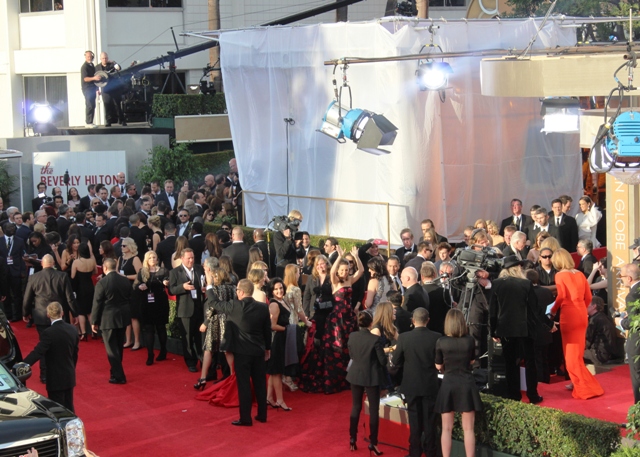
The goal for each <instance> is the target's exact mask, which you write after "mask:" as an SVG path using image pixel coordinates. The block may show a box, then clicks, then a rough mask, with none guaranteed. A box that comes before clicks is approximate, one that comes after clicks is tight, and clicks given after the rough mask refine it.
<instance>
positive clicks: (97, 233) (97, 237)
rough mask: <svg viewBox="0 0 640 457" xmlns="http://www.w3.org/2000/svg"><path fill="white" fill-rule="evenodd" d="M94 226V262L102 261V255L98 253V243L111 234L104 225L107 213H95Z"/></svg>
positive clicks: (106, 239)
mask: <svg viewBox="0 0 640 457" xmlns="http://www.w3.org/2000/svg"><path fill="white" fill-rule="evenodd" d="M95 221H96V227H95V229H94V232H93V244H92V246H93V255H94V256H95V258H96V262H99V263H100V264H101V263H102V256H101V255H100V243H102V242H103V241H108V240H110V239H111V234H110V233H109V230H108V229H107V227H106V224H107V215H106V214H96V219H95Z"/></svg>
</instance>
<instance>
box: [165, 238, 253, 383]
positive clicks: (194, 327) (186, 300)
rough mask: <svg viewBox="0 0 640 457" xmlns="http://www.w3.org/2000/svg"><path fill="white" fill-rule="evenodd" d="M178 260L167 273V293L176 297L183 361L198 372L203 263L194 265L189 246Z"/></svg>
mask: <svg viewBox="0 0 640 457" xmlns="http://www.w3.org/2000/svg"><path fill="white" fill-rule="evenodd" d="M181 259H182V265H181V266H179V267H177V268H174V269H173V270H171V273H169V293H171V294H172V295H175V296H176V308H177V309H176V317H178V330H179V331H180V334H181V335H182V353H183V354H184V361H185V363H186V364H187V367H188V368H189V371H190V372H192V373H195V372H196V371H198V369H197V367H196V366H197V364H198V359H202V342H201V338H200V324H202V323H203V322H204V307H203V294H202V288H203V287H204V284H203V282H204V281H203V279H204V270H203V269H202V265H195V262H194V255H193V249H191V248H186V249H184V250H183V251H182V257H181ZM245 268H246V266H245ZM236 272H237V270H236Z"/></svg>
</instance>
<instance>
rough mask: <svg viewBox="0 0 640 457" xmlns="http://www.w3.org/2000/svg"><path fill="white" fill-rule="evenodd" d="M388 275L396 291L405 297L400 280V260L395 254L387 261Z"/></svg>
mask: <svg viewBox="0 0 640 457" xmlns="http://www.w3.org/2000/svg"><path fill="white" fill-rule="evenodd" d="M363 265H364V264H363ZM387 273H389V277H390V278H391V282H393V283H394V284H395V285H396V290H397V291H398V292H400V293H401V294H402V295H404V287H402V281H401V280H400V259H399V258H398V257H396V256H395V255H393V254H392V255H391V257H389V260H387Z"/></svg>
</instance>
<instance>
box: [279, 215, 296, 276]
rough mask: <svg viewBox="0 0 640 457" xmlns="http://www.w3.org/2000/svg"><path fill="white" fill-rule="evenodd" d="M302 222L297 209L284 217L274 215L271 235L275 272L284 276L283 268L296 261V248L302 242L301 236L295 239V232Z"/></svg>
mask: <svg viewBox="0 0 640 457" xmlns="http://www.w3.org/2000/svg"><path fill="white" fill-rule="evenodd" d="M301 222H302V213H301V212H300V211H298V210H297V209H293V210H291V211H290V212H289V215H288V216H287V217H286V218H283V217H276V218H275V219H274V229H275V230H277V231H276V233H275V235H274V236H273V245H274V247H275V249H276V274H277V276H278V277H280V278H284V268H285V267H286V266H287V265H289V264H290V263H297V259H298V255H299V254H298V248H299V247H300V245H301V244H302V238H299V239H296V236H295V235H296V232H297V231H298V227H299V226H300V223H301Z"/></svg>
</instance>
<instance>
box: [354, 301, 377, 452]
mask: <svg viewBox="0 0 640 457" xmlns="http://www.w3.org/2000/svg"><path fill="white" fill-rule="evenodd" d="M372 323H373V318H372V317H371V313H367V312H365V311H363V312H361V313H359V314H358V327H359V328H360V330H359V331H357V332H353V333H352V334H351V336H350V337H349V343H348V345H349V354H350V355H351V367H350V368H349V372H348V373H347V381H349V383H350V384H351V399H352V406H351V417H350V420H349V436H350V440H349V445H350V448H351V450H352V451H355V450H357V449H358V445H357V444H356V441H357V437H358V422H359V421H360V412H361V411H362V399H363V397H364V393H365V391H366V393H367V398H368V399H369V411H370V417H369V430H370V431H371V433H370V435H369V439H370V441H371V443H370V444H369V451H370V453H371V452H373V453H374V454H375V455H381V454H382V452H381V451H379V450H378V420H379V416H378V411H379V409H380V384H382V383H384V378H385V375H384V371H383V370H384V366H385V363H386V356H385V355H384V350H383V348H382V341H381V340H380V337H378V336H377V335H374V334H372V333H371V331H370V329H371V324H372Z"/></svg>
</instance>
